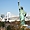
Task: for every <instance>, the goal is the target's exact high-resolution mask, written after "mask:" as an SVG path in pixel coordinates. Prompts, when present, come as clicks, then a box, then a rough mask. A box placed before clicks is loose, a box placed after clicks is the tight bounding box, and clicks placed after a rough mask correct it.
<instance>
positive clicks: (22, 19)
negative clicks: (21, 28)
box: [19, 7, 26, 25]
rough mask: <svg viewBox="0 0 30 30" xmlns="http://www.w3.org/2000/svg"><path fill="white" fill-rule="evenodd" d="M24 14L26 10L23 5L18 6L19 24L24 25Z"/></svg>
mask: <svg viewBox="0 0 30 30" xmlns="http://www.w3.org/2000/svg"><path fill="white" fill-rule="evenodd" d="M25 16H26V12H25V11H24V10H23V7H21V8H19V18H20V22H21V24H20V25H25Z"/></svg>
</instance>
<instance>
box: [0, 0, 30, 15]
mask: <svg viewBox="0 0 30 30" xmlns="http://www.w3.org/2000/svg"><path fill="white" fill-rule="evenodd" d="M20 6H23V7H24V10H25V11H26V12H27V13H30V0H20ZM7 12H11V13H12V14H15V15H18V14H19V12H18V0H0V14H1V13H4V14H6V13H7Z"/></svg>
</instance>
